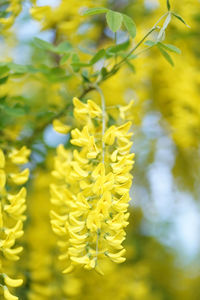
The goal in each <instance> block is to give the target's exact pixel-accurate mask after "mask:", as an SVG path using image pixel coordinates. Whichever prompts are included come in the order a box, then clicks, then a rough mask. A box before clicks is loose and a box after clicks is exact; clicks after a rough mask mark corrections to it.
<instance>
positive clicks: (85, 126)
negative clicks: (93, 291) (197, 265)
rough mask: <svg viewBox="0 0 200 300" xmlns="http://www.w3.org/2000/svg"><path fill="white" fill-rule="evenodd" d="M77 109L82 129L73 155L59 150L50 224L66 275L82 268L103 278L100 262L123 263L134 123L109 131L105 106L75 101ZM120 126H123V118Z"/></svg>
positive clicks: (74, 136) (73, 137)
mask: <svg viewBox="0 0 200 300" xmlns="http://www.w3.org/2000/svg"><path fill="white" fill-rule="evenodd" d="M73 103H74V116H75V118H76V120H77V123H78V124H79V125H80V128H76V129H73V130H72V131H71V140H70V142H71V144H72V148H70V150H66V149H65V148H64V146H63V145H59V146H58V149H57V156H56V158H55V169H54V171H53V176H54V177H55V178H56V183H54V184H52V185H51V202H52V204H53V205H54V207H55V208H54V209H53V210H52V211H51V224H52V228H53V231H54V232H55V233H56V234H57V235H58V236H59V237H60V239H59V242H58V245H59V246H60V248H61V251H62V255H60V257H59V258H60V259H61V260H64V261H65V263H66V268H65V269H64V271H63V272H64V273H68V272H70V271H72V270H73V269H74V268H75V267H76V266H78V265H82V266H83V267H84V268H85V269H89V270H90V269H94V268H95V269H96V270H97V271H98V272H100V273H102V271H101V268H100V263H101V260H102V259H105V258H106V257H107V258H109V259H110V260H112V261H113V262H116V263H122V262H124V261H125V257H124V254H125V249H124V247H123V246H122V242H123V241H124V240H125V236H126V233H125V227H126V226H127V225H128V217H129V213H128V212H127V209H128V205H129V201H130V196H129V190H130V187H131V184H132V175H131V174H130V171H131V169H132V166H133V163H134V160H133V159H134V153H131V154H130V149H131V147H132V144H133V143H132V142H131V141H130V139H131V136H132V133H129V130H130V127H131V122H127V123H122V124H119V125H112V126H109V123H110V120H109V115H108V114H107V113H106V111H105V108H104V105H102V109H101V108H100V107H99V106H98V105H97V104H96V103H95V102H93V101H91V100H88V101H87V103H83V102H81V101H79V100H78V99H77V98H74V99H73ZM125 112H126V109H124V110H123V113H124V114H125ZM119 114H120V112H119ZM123 116H124V115H123ZM119 120H120V121H121V122H123V120H122V118H120V116H119Z"/></svg>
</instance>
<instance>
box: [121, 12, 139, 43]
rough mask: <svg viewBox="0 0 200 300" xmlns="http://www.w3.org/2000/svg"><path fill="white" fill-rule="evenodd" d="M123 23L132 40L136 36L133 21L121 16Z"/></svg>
mask: <svg viewBox="0 0 200 300" xmlns="http://www.w3.org/2000/svg"><path fill="white" fill-rule="evenodd" d="M123 23H124V26H125V27H126V29H127V30H128V32H129V34H130V36H131V37H132V38H134V37H135V36H136V25H135V23H134V21H133V20H132V19H131V18H130V17H129V16H127V15H124V14H123Z"/></svg>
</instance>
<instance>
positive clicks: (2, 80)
mask: <svg viewBox="0 0 200 300" xmlns="http://www.w3.org/2000/svg"><path fill="white" fill-rule="evenodd" d="M8 78H9V76H5V77H2V78H0V85H1V84H4V83H6V81H7V80H8Z"/></svg>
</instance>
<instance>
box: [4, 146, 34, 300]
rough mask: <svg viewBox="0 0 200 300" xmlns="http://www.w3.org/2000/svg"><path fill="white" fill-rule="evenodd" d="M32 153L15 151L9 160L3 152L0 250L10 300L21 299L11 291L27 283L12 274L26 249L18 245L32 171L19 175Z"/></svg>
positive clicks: (6, 294) (5, 293)
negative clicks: (26, 185) (26, 184)
mask: <svg viewBox="0 0 200 300" xmlns="http://www.w3.org/2000/svg"><path fill="white" fill-rule="evenodd" d="M29 154H30V150H28V149H27V148H26V147H22V148H21V149H20V150H16V149H14V150H13V151H12V152H11V153H10V154H9V156H8V158H5V155H4V153H3V151H2V150H1V149H0V251H1V254H2V256H1V258H0V277H1V282H2V283H1V285H0V291H1V292H3V295H4V298H5V299H7V300H17V299H18V297H16V296H14V295H13V294H12V293H11V292H10V288H11V289H12V288H15V287H18V286H20V285H22V283H23V280H22V279H12V278H10V277H9V276H8V274H10V273H11V270H12V268H13V263H14V262H15V261H17V260H19V254H20V253H21V252H22V250H23V247H22V246H17V247H14V246H15V244H16V241H17V240H18V239H19V238H20V237H21V236H22V235H23V233H24V231H23V222H24V221H25V219H26V216H25V215H24V212H25V210H26V204H25V202H26V200H25V199H26V188H25V187H23V186H22V185H23V184H25V183H26V181H27V180H28V176H29V170H28V169H25V170H24V171H22V172H19V167H18V166H17V165H21V164H24V163H26V162H27V157H28V156H29ZM18 186H20V189H18ZM12 191H13V193H12ZM9 261H11V262H12V265H11V266H9ZM10 269H11V270H10Z"/></svg>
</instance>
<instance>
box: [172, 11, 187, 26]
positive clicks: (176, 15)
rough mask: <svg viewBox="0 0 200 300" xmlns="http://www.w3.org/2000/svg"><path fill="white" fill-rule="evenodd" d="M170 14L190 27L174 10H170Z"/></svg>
mask: <svg viewBox="0 0 200 300" xmlns="http://www.w3.org/2000/svg"><path fill="white" fill-rule="evenodd" d="M172 15H173V16H174V17H175V18H177V19H178V20H179V21H181V22H182V23H183V24H185V26H187V27H189V28H190V26H189V25H188V24H187V23H186V22H185V20H184V19H183V18H182V17H181V16H180V15H178V14H177V13H175V12H172Z"/></svg>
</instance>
